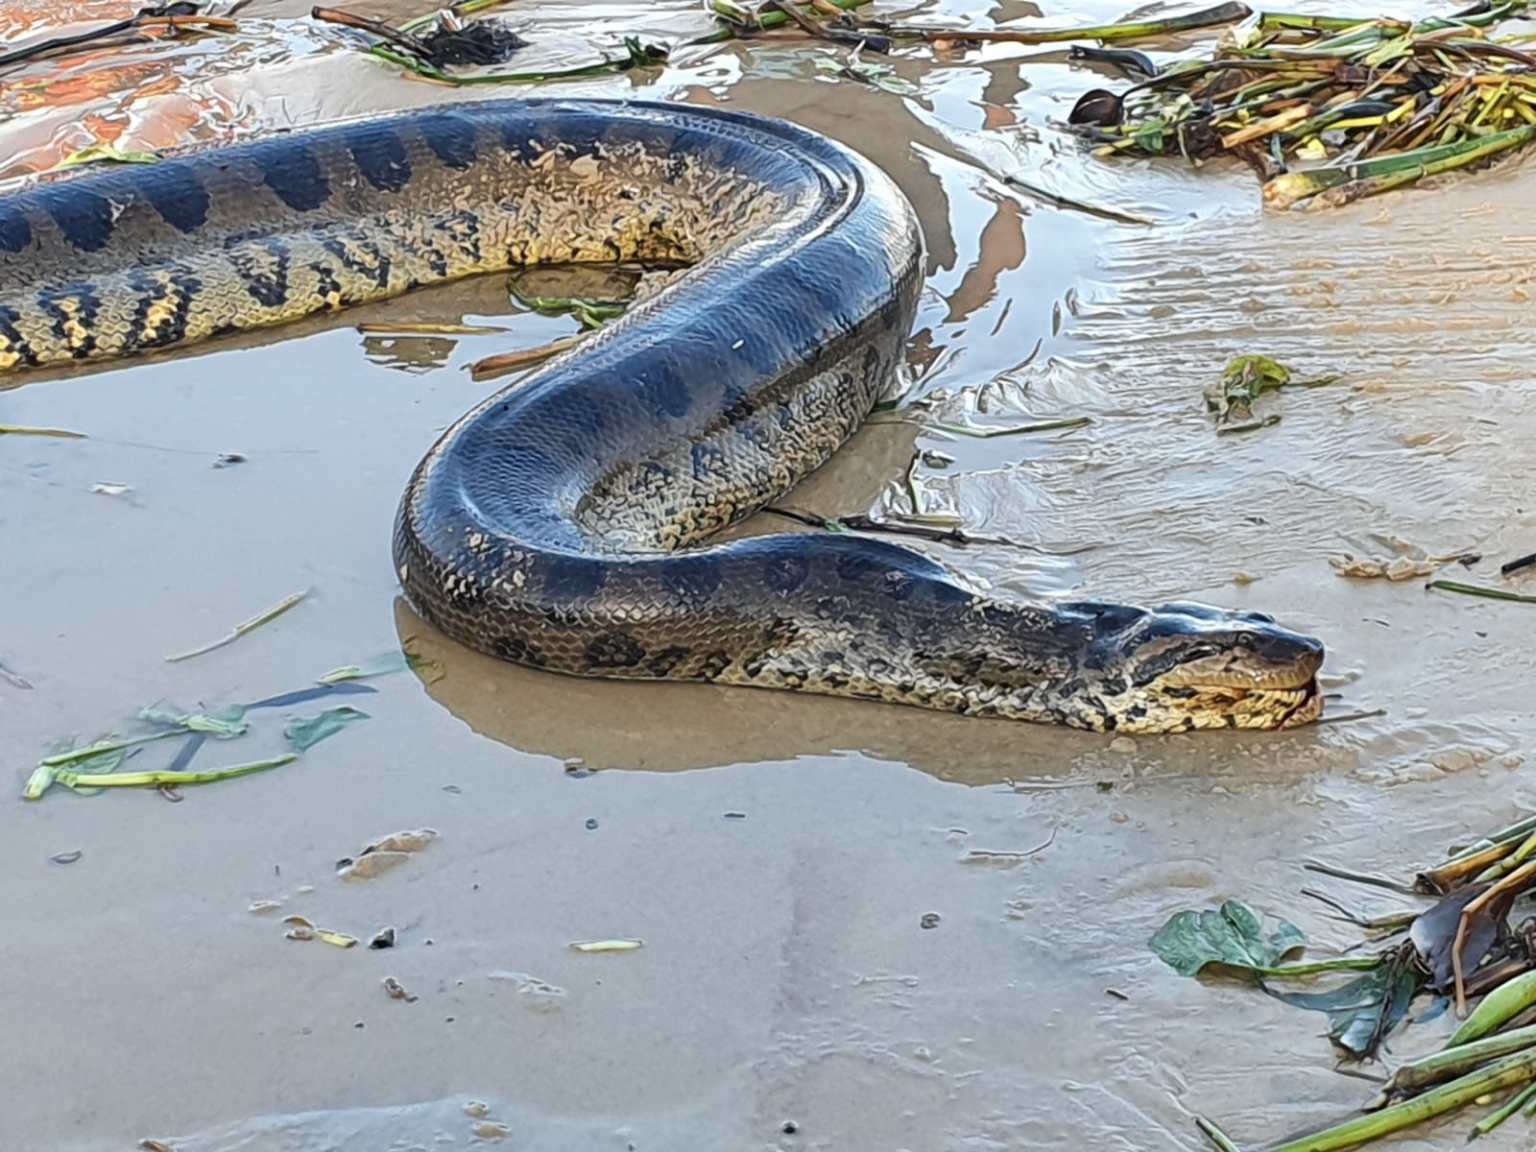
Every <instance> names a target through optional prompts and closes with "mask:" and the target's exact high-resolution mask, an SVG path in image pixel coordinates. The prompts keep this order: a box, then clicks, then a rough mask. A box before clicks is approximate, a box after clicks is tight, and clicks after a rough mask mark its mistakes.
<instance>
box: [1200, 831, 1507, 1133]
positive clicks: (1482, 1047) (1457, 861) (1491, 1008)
mask: <svg viewBox="0 0 1536 1152" xmlns="http://www.w3.org/2000/svg"><path fill="white" fill-rule="evenodd" d="M1309 866H1310V865H1309ZM1311 870H1313V871H1319V870H1322V869H1320V868H1319V867H1311ZM1326 872H1327V874H1328V875H1332V876H1335V877H1337V878H1339V879H1344V880H1349V881H1351V882H1358V883H1367V884H1371V885H1373V886H1377V887H1390V888H1392V889H1393V890H1394V891H1404V892H1410V893H1417V894H1418V895H1420V896H1421V897H1429V898H1432V899H1433V900H1434V903H1433V904H1432V905H1431V906H1430V907H1428V908H1427V909H1425V910H1423V911H1421V912H1417V913H1403V912H1397V913H1393V914H1392V915H1390V916H1386V917H1377V918H1374V919H1373V918H1369V917H1362V916H1357V915H1355V914H1351V913H1348V912H1347V910H1346V909H1345V908H1344V905H1343V904H1341V903H1340V902H1339V901H1336V900H1334V899H1333V898H1332V897H1329V896H1327V895H1326V894H1323V893H1318V892H1315V891H1308V894H1309V895H1312V896H1314V897H1316V898H1318V899H1320V900H1322V901H1323V902H1324V903H1326V904H1328V905H1329V906H1330V907H1332V908H1335V909H1337V910H1339V911H1341V912H1345V913H1346V918H1347V919H1349V920H1350V921H1351V922H1353V923H1356V924H1358V925H1360V926H1361V927H1364V928H1367V930H1369V931H1372V932H1378V933H1383V932H1384V933H1387V934H1391V935H1397V934H1400V933H1401V932H1402V931H1403V929H1404V928H1405V927H1406V928H1407V933H1406V939H1400V941H1399V942H1398V943H1396V944H1395V945H1393V946H1391V947H1389V948H1388V949H1386V950H1384V951H1382V952H1380V953H1379V954H1378V955H1376V956H1374V957H1361V958H1360V959H1362V960H1366V961H1370V962H1374V964H1375V965H1376V967H1374V969H1373V970H1372V971H1370V972H1367V973H1366V974H1365V975H1363V976H1360V977H1358V978H1356V979H1354V980H1352V981H1349V982H1347V983H1345V984H1343V985H1342V986H1339V987H1335V988H1333V989H1331V990H1324V991H1321V992H1280V991H1276V990H1275V989H1273V988H1269V987H1265V986H1264V983H1263V981H1262V980H1260V981H1258V983H1259V985H1260V987H1261V988H1263V990H1264V991H1265V992H1266V993H1268V994H1269V995H1271V996H1274V997H1275V998H1277V999H1280V1000H1282V1001H1284V1002H1286V1003H1289V1004H1292V1005H1294V1006H1296V1007H1301V1008H1309V1009H1313V1010H1320V1011H1323V1012H1325V1013H1327V1015H1328V1017H1329V1038H1330V1040H1331V1041H1332V1042H1333V1043H1334V1044H1335V1045H1336V1046H1337V1047H1338V1048H1339V1049H1341V1050H1342V1051H1344V1052H1345V1053H1346V1054H1348V1055H1350V1056H1353V1057H1356V1058H1361V1057H1369V1056H1370V1055H1372V1054H1373V1053H1374V1052H1375V1051H1376V1047H1377V1045H1379V1044H1380V1043H1381V1042H1382V1041H1383V1040H1384V1039H1385V1037H1386V1036H1387V1035H1388V1034H1389V1033H1390V1032H1391V1031H1392V1030H1393V1029H1394V1028H1396V1027H1397V1026H1398V1025H1399V1024H1401V1023H1402V1021H1404V1020H1405V1019H1406V1018H1407V1016H1408V1011H1409V1005H1410V1003H1411V1002H1412V1001H1413V1000H1414V998H1415V997H1416V996H1418V995H1420V994H1421V993H1423V992H1443V991H1444V990H1446V989H1447V988H1449V987H1452V986H1454V988H1455V990H1456V996H1455V999H1454V1002H1455V1004H1456V1006H1457V1011H1458V1012H1459V1013H1460V1014H1462V1015H1463V1020H1462V1022H1461V1024H1460V1026H1459V1027H1458V1028H1457V1029H1456V1030H1455V1032H1454V1034H1453V1035H1451V1036H1450V1037H1449V1039H1448V1040H1447V1041H1446V1042H1445V1043H1444V1045H1443V1047H1442V1048H1441V1049H1440V1050H1439V1051H1437V1052H1432V1053H1429V1054H1427V1055H1424V1056H1419V1057H1417V1058H1415V1059H1413V1060H1411V1061H1408V1062H1405V1063H1402V1064H1400V1065H1399V1066H1398V1068H1397V1070H1396V1071H1395V1072H1394V1073H1393V1074H1392V1076H1391V1077H1390V1078H1389V1079H1388V1080H1387V1081H1386V1082H1385V1084H1384V1085H1383V1086H1382V1091H1381V1093H1380V1095H1379V1096H1378V1098H1377V1099H1376V1100H1374V1101H1372V1102H1371V1103H1370V1104H1368V1105H1367V1106H1366V1107H1365V1109H1364V1110H1363V1114H1360V1115H1356V1116H1352V1117H1349V1118H1346V1119H1344V1120H1342V1121H1340V1122H1338V1123H1335V1124H1331V1125H1327V1126H1324V1127H1320V1128H1317V1129H1314V1130H1312V1131H1309V1132H1306V1133H1304V1134H1302V1135H1299V1136H1293V1137H1288V1138H1286V1139H1283V1140H1280V1141H1275V1142H1271V1143H1267V1144H1265V1145H1264V1149H1265V1152H1335V1150H1339V1149H1345V1148H1353V1147H1356V1146H1358V1145H1361V1144H1364V1143H1368V1142H1370V1141H1372V1140H1375V1139H1378V1138H1381V1137H1384V1136H1387V1135H1390V1134H1392V1133H1395V1132H1399V1131H1402V1130H1403V1129H1405V1128H1409V1127H1411V1126H1413V1125H1416V1124H1419V1123H1422V1122H1424V1121H1426V1120H1430V1119H1433V1118H1435V1117H1438V1116H1443V1115H1445V1114H1447V1113H1449V1112H1452V1111H1455V1110H1456V1109H1459V1108H1463V1107H1465V1106H1466V1105H1468V1104H1473V1103H1477V1104H1485V1105H1486V1104H1492V1105H1496V1106H1495V1107H1494V1108H1493V1109H1492V1110H1491V1111H1489V1112H1488V1113H1487V1114H1486V1115H1484V1116H1483V1117H1482V1118H1481V1119H1480V1120H1478V1121H1477V1122H1476V1124H1475V1126H1474V1127H1473V1128H1472V1129H1471V1131H1470V1132H1469V1133H1468V1139H1474V1138H1476V1137H1478V1136H1482V1135H1485V1134H1487V1133H1488V1132H1490V1131H1492V1130H1493V1129H1494V1128H1496V1127H1498V1126H1499V1125H1501V1124H1503V1123H1505V1122H1506V1121H1508V1120H1509V1118H1510V1117H1511V1116H1513V1115H1514V1113H1515V1112H1517V1111H1521V1110H1524V1111H1525V1113H1526V1115H1527V1116H1531V1115H1536V1108H1532V1106H1531V1104H1532V1100H1533V1099H1536V1094H1531V1093H1528V1092H1526V1090H1525V1089H1526V1086H1527V1085H1529V1084H1531V1083H1532V1082H1536V932H1533V931H1531V930H1530V928H1532V927H1536V924H1533V923H1532V922H1530V921H1527V922H1526V924H1523V925H1521V926H1520V927H1519V928H1518V929H1516V928H1515V927H1513V926H1512V922H1513V919H1514V915H1515V913H1514V909H1515V906H1516V903H1517V901H1519V900H1520V899H1521V898H1523V897H1525V896H1527V895H1528V894H1530V893H1531V892H1533V891H1536V817H1532V816H1527V817H1523V818H1521V819H1519V820H1516V821H1514V822H1513V823H1511V824H1508V825H1506V826H1505V827H1503V828H1499V829H1497V830H1495V831H1493V832H1490V833H1489V834H1487V835H1486V836H1484V837H1482V838H1480V839H1478V840H1476V841H1475V842H1474V843H1471V844H1466V845H1459V846H1453V847H1452V849H1451V850H1450V851H1449V852H1448V853H1447V858H1446V860H1445V861H1444V862H1442V863H1440V864H1436V865H1434V866H1432V867H1426V868H1420V869H1418V870H1417V872H1416V873H1415V879H1414V882H1413V883H1412V884H1411V885H1409V884H1401V883H1399V882H1397V881H1394V880H1391V879H1389V878H1386V877H1380V876H1374V875H1366V874H1352V873H1349V872H1348V871H1346V870H1345V869H1340V868H1331V867H1330V868H1328V869H1326ZM1224 907H1225V906H1224ZM1522 914H1523V913H1522ZM1181 915H1187V914H1181ZM1250 916H1251V914H1250ZM1177 919H1178V918H1177V917H1175V920H1177ZM1237 920H1238V922H1239V924H1240V925H1241V926H1240V928H1238V929H1237V931H1236V934H1237V935H1238V936H1240V937H1241V939H1242V940H1243V941H1250V940H1252V939H1255V938H1257V937H1259V935H1260V932H1259V929H1257V928H1256V926H1255V925H1256V922H1257V921H1256V918H1253V919H1250V918H1247V917H1242V916H1239V917H1238V918H1237ZM1284 927H1285V926H1284V925H1283V924H1282V929H1281V930H1280V931H1278V932H1277V933H1274V934H1272V937H1274V942H1275V943H1284V941H1285V940H1286V939H1287V938H1289V934H1288V933H1285V932H1284V931H1283V929H1284ZM1224 931H1228V932H1230V931H1232V929H1224ZM1374 938H1375V939H1382V938H1383V937H1382V936H1381V935H1377V936H1376V937H1374ZM1269 942H1270V941H1268V940H1266V941H1264V943H1266V944H1267V943H1269ZM1258 958H1259V959H1270V958H1272V957H1271V954H1270V953H1268V952H1261V953H1260V954H1259V956H1258ZM1345 959H1346V960H1348V959H1351V957H1348V956H1346V957H1345ZM1185 967H1186V968H1188V967H1189V965H1188V964H1186V965H1185ZM1303 967H1306V966H1305V965H1291V966H1288V968H1289V970H1290V971H1293V972H1294V971H1298V970H1300V969H1301V968H1303ZM1469 1000H1478V1001H1479V1002H1478V1003H1477V1005H1476V1008H1475V1010H1473V1011H1472V1012H1471V1013H1470V1014H1467V1013H1466V1009H1465V1004H1466V1003H1467V1002H1468V1001H1469ZM1443 1002H1444V1001H1443V1000H1442V1001H1441V1003H1443ZM1436 1015H1438V1011H1437V1009H1436V1008H1434V1007H1431V1008H1430V1009H1429V1010H1428V1011H1426V1012H1424V1013H1422V1014H1421V1015H1420V1016H1419V1018H1418V1019H1417V1021H1416V1025H1417V1027H1419V1028H1423V1027H1425V1026H1426V1025H1427V1023H1428V1021H1430V1020H1432V1019H1433V1018H1434V1017H1435V1016H1436ZM1506 1092H1508V1093H1510V1095H1509V1098H1508V1099H1505V1100H1503V1101H1502V1102H1500V1094H1501V1093H1506ZM1517 1101H1518V1103H1516V1102H1517ZM1197 1126H1198V1127H1199V1129H1200V1131H1201V1132H1202V1133H1203V1134H1204V1135H1205V1136H1206V1138H1207V1139H1208V1140H1210V1141H1211V1143H1212V1144H1213V1145H1215V1146H1216V1147H1217V1148H1219V1149H1224V1150H1229V1152H1230V1150H1233V1149H1237V1148H1239V1145H1238V1144H1237V1143H1236V1142H1235V1141H1233V1139H1232V1138H1231V1137H1230V1136H1229V1135H1227V1134H1226V1133H1224V1132H1223V1131H1222V1130H1221V1128H1220V1127H1219V1126H1218V1125H1216V1124H1215V1122H1214V1121H1211V1120H1209V1119H1202V1120H1200V1121H1197Z"/></svg>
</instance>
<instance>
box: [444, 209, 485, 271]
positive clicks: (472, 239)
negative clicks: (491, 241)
mask: <svg viewBox="0 0 1536 1152" xmlns="http://www.w3.org/2000/svg"><path fill="white" fill-rule="evenodd" d="M442 229H443V232H444V234H445V235H447V237H448V238H449V239H450V240H452V241H453V242H454V244H455V245H457V246H458V247H459V248H461V249H462V250H463V251H465V252H468V253H469V258H470V259H471V260H473V261H475V262H476V263H477V264H478V263H479V262H480V259H481V256H480V220H479V218H478V217H477V216H476V215H475V214H474V213H473V212H455V213H454V214H453V215H452V216H449V217H448V218H447V219H445V220H444V221H443V223H442Z"/></svg>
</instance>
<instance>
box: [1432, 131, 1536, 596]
mask: <svg viewBox="0 0 1536 1152" xmlns="http://www.w3.org/2000/svg"><path fill="white" fill-rule="evenodd" d="M1515 131H1517V132H1519V131H1522V129H1518V128H1517V129H1515ZM1425 587H1427V588H1438V589H1439V590H1440V591H1442V592H1460V593H1461V594H1462V595H1463V596H1481V597H1483V598H1484V599H1487V600H1514V601H1516V602H1518V603H1520V604H1536V596H1525V595H1522V594H1521V593H1519V592H1506V591H1505V590H1504V589H1503V588H1489V587H1487V586H1485V585H1482V584H1463V583H1462V582H1461V581H1460V580H1431V581H1430V582H1429V583H1428V584H1427V585H1425Z"/></svg>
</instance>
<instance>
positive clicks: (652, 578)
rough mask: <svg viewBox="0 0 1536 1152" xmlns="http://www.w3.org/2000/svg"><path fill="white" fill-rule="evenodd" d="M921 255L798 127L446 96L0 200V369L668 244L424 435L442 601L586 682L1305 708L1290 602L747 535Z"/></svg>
mask: <svg viewBox="0 0 1536 1152" xmlns="http://www.w3.org/2000/svg"><path fill="white" fill-rule="evenodd" d="M925 259H926V257H925V251H924V245H923V236H922V231H921V228H920V227H919V224H918V221H917V219H916V215H915V213H914V211H913V209H912V207H911V205H910V203H909V202H908V201H907V199H906V198H905V196H904V195H903V193H902V192H901V191H900V190H899V189H898V187H897V186H896V184H895V183H894V182H893V181H892V180H891V178H890V177H889V176H887V175H886V174H885V173H884V172H883V171H881V170H880V169H879V168H878V167H877V166H875V165H874V164H872V163H871V162H869V161H868V160H866V159H864V158H863V157H862V156H860V155H859V154H858V153H856V152H855V151H854V150H852V149H850V148H848V147H846V146H844V145H842V144H840V143H836V142H834V141H832V140H830V139H828V138H827V137H825V136H823V135H821V134H818V133H815V132H813V131H810V130H808V129H806V128H803V127H800V126H798V125H795V124H793V123H790V122H787V121H784V120H781V119H777V118H768V117H762V116H757V115H753V114H749V113H744V112H740V111H734V110H726V109H719V108H711V107H704V106H693V105H683V104H677V103H664V102H646V101H642V100H571V99H559V98H539V99H496V100H488V101H483V102H469V103H461V104H442V105H437V106H430V107H427V108H422V109H416V110H412V111H406V112H397V113H391V114H386V115H377V116H370V117H363V118H358V119H355V120H350V121H339V122H331V123H327V124H324V125H320V126H317V127H312V128H305V129H299V130H293V131H289V132H282V133H275V134H270V135H266V136H262V137H258V138H252V139H247V140H245V141H242V142H238V143H231V144H220V145H205V146H194V147H190V148H187V149H185V150H180V151H176V152H173V153H171V154H167V155H165V156H163V157H162V158H161V159H160V160H159V161H158V162H156V163H153V164H137V165H111V166H95V167H94V168H91V167H87V168H86V169H84V170H78V171H76V173H75V174H72V175H70V176H68V177H67V178H62V179H42V180H37V181H34V182H32V183H31V184H29V185H27V186H25V187H22V188H20V189H18V190H14V191H10V192H8V193H5V194H3V195H0V371H7V372H15V371H29V370H35V369H38V368H58V367H61V366H68V365H78V364H82V363H89V362H94V361H108V360H113V359H118V358H122V357H127V356H135V355H142V354H148V353H156V352H162V351H164V350H170V349H176V348H179V347H181V346H184V345H191V344H194V343H197V342H200V341H206V340H210V339H214V338H217V337H220V336H223V335H225V334H227V333H232V332H238V331H244V330H250V329H257V328H263V327H267V326H271V325H276V324H280V323H284V322H288V321H293V320H296V319H298V318H300V317H303V316H308V315H311V314H314V313H321V312H331V311H337V310H341V309H346V308H351V307H354V306H357V305H362V304H367V303H370V302H374V301H379V300H384V299H387V298H390V297H394V296H398V295H401V294H403V293H406V292H409V291H411V290H413V289H416V288H419V287H421V286H424V285H430V284H439V283H443V282H447V281H451V280H457V279H460V278H464V277H469V276H474V275H483V274H487V273H497V272H501V273H505V272H507V271H508V270H511V269H518V268H525V267H529V266H537V265H568V264H592V263H603V264H627V265H635V266H639V267H642V268H652V269H670V270H672V271H670V272H668V273H667V274H666V275H664V276H663V277H662V278H661V279H662V281H663V283H662V286H661V287H660V288H659V289H658V290H656V291H654V292H652V293H650V294H649V295H645V296H644V297H643V298H641V299H639V300H637V302H635V303H634V304H633V306H632V307H630V308H629V309H628V310H627V311H626V312H625V313H624V315H622V316H621V317H620V318H618V319H616V320H614V321H612V322H610V323H607V324H605V325H603V326H602V327H601V329H600V330H598V331H596V332H593V333H591V334H590V335H587V336H586V337H584V338H582V339H580V340H579V341H576V342H574V343H573V344H572V345H571V346H570V347H569V348H567V349H566V350H565V351H564V352H562V353H561V354H559V355H557V356H555V357H554V358H552V359H550V360H548V361H547V362H545V363H543V364H542V365H540V366H538V367H536V368H534V369H532V370H530V371H528V372H527V373H525V374H523V375H522V376H521V377H518V378H516V379H514V381H513V382H512V383H511V384H509V385H507V386H505V387H503V388H501V390H499V391H496V392H494V393H493V394H491V395H489V396H487V397H486V398H485V399H484V400H483V401H482V402H481V403H479V404H477V405H476V406H475V407H474V408H473V409H472V410H471V411H469V412H468V413H466V414H465V415H464V416H463V417H462V418H460V419H459V420H457V421H455V422H454V423H453V424H452V425H451V426H450V427H449V428H448V429H447V431H446V432H443V433H442V434H441V435H440V436H439V437H438V438H437V439H436V442H435V443H433V444H432V445H431V446H430V448H428V449H427V450H426V452H425V455H424V456H423V458H422V459H421V461H420V463H419V464H418V465H417V466H416V468H415V470H414V471H413V472H412V473H411V475H410V479H409V482H408V483H407V485H406V488H405V492H404V495H403V497H402V499H401V501H400V504H399V511H398V514H397V516H396V518H395V522H394V526H393V541H392V548H393V559H394V564H395V567H396V569H397V575H398V580H399V584H400V587H401V589H402V591H403V594H404V596H405V598H406V600H407V601H408V602H409V604H410V605H411V606H412V608H413V609H414V610H415V611H416V612H417V613H418V614H419V615H420V616H421V617H422V618H423V619H424V620H426V621H427V622H429V623H430V624H431V625H434V626H436V627H437V628H438V629H440V630H441V631H442V632H443V633H445V634H446V635H447V636H449V637H450V638H452V639H453V640H455V641H457V642H459V643H460V644H463V645H465V646H468V647H470V648H473V649H476V650H478V651H480V652H483V653H487V654H489V655H492V656H495V657H499V658H501V659H504V660H508V661H513V662H516V663H519V664H523V665H527V666H530V667H533V668H537V669H543V670H545V671H548V672H550V673H563V674H568V675H574V676H585V677H611V678H620V679H631V680H674V681H675V680H681V681H703V682H711V683H714V684H720V685H742V686H752V687H759V688H772V689H781V690H789V691H794V692H800V693H806V694H812V695H829V696H840V697H851V698H858V699H866V700H874V701H885V702H889V703H894V704H905V705H916V706H921V707H925V708H929V709H936V710H940V711H945V712H951V713H960V714H963V715H967V716H976V717H1000V718H1010V719H1017V720H1025V721H1036V722H1043V723H1052V724H1061V725H1068V726H1071V727H1076V728H1082V729H1089V730H1094V731H1101V732H1104V731H1115V732H1126V733H1141V732H1149V733H1156V732H1181V731H1190V730H1197V729H1278V728H1287V727H1294V726H1298V725H1301V724H1305V723H1307V722H1309V721H1312V720H1315V719H1316V718H1317V717H1318V716H1319V715H1320V714H1321V711H1322V695H1321V693H1320V691H1319V688H1318V671H1319V668H1320V666H1321V664H1322V662H1323V658H1324V648H1323V645H1322V643H1321V642H1320V641H1318V640H1317V639H1315V638H1313V637H1311V636H1308V635H1305V634H1303V633H1301V632H1297V631H1293V630H1291V629H1288V628H1285V627H1282V626H1280V625H1279V624H1277V623H1276V622H1275V620H1274V619H1273V618H1272V617H1270V616H1267V615H1263V614H1260V613H1254V612H1243V611H1236V610H1227V609H1221V608H1215V607H1210V606H1207V605H1204V604H1198V603H1191V602H1182V601H1178V602H1173V603H1168V604H1163V605H1160V606H1158V607H1153V608H1148V607H1141V606H1137V605H1133V604H1120V603H1110V602H1098V601H1093V600H1060V601H1056V600H1031V599H1024V598H1014V597H1008V596H1000V595H997V594H995V593H994V592H992V591H990V590H989V589H988V588H987V587H985V586H983V585H982V584H981V583H980V582H979V581H976V580H974V579H972V578H967V577H965V576H964V575H963V574H962V573H960V572H957V571H956V570H955V569H954V568H953V567H951V566H950V565H948V564H946V563H943V562H942V561H941V560H940V559H938V558H935V557H933V556H930V555H929V554H928V553H927V552H924V551H919V550H917V549H915V548H909V547H905V546H903V545H900V544H897V543H895V542H893V541H892V540H890V539H886V538H881V537H879V536H878V535H875V534H870V533H851V532H846V531H842V532H839V531H805V530H799V529H795V530H789V531H782V532H776V533H767V534H763V533H754V532H751V531H749V530H747V529H740V528H738V527H737V526H738V525H740V524H741V522H742V521H744V520H745V519H746V518H747V517H748V516H750V515H752V514H753V513H755V512H757V511H758V510H760V509H762V508H763V507H764V506H766V505H768V504H769V503H770V502H771V501H772V500H774V499H775V498H776V497H779V496H781V495H783V494H784V493H787V492H788V491H790V490H791V489H792V488H793V487H794V486H795V485H796V484H797V483H799V482H800V481H801V480H802V479H803V478H805V477H806V476H807V475H809V474H810V473H811V472H813V471H815V470H816V469H817V468H819V467H820V466H821V465H822V464H823V463H825V462H826V461H827V460H828V459H829V458H830V457H832V456H833V455H834V453H836V452H837V451H838V449H839V448H840V447H842V445H843V444H844V443H845V442H846V441H847V440H848V439H849V438H850V437H851V436H852V435H853V434H854V433H855V432H856V431H857V430H858V429H859V428H860V427H861V426H862V425H863V423H864V422H865V420H866V418H867V417H868V416H869V415H870V414H871V412H872V410H873V409H874V407H875V405H876V404H877V403H879V402H880V401H881V399H882V398H883V397H886V396H887V395H889V394H891V392H892V390H893V388H894V383H895V381H896V380H897V378H898V373H899V372H900V370H901V366H902V364H903V357H904V351H905V348H906V345H907V341H908V339H909V337H910V336H911V331H912V328H913V326H914V323H915V320H916V316H917V307H918V302H919V297H920V293H921V291H922V288H923V280H924V264H925Z"/></svg>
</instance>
